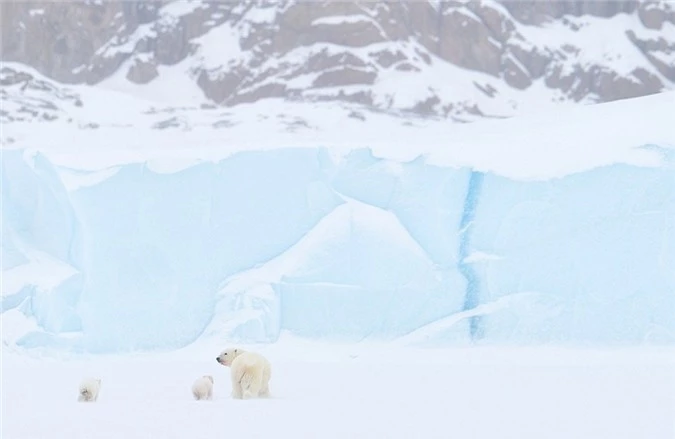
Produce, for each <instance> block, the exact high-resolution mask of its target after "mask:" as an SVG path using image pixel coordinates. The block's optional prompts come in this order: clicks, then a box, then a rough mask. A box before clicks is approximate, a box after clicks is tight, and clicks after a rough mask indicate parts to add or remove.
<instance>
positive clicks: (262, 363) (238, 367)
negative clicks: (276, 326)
mask: <svg viewBox="0 0 675 439" xmlns="http://www.w3.org/2000/svg"><path fill="white" fill-rule="evenodd" d="M216 361H217V362H218V363H220V364H222V365H223V366H227V367H229V368H230V378H231V379H232V397H233V398H235V399H249V398H258V397H268V396H269V394H270V388H269V382H270V377H271V374H272V368H271V366H270V362H269V361H267V359H266V358H265V357H263V356H262V355H260V354H258V353H255V352H248V351H245V350H243V349H240V348H236V349H235V348H230V349H226V350H224V351H223V352H221V353H220V355H218V356H217V357H216Z"/></svg>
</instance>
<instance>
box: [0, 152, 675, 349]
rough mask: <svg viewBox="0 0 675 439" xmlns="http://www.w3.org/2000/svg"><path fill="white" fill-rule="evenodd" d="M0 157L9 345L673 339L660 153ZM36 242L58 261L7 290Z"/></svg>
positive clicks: (670, 203)
mask: <svg viewBox="0 0 675 439" xmlns="http://www.w3.org/2000/svg"><path fill="white" fill-rule="evenodd" d="M2 160H3V193H2V195H3V242H2V245H3V248H2V251H3V260H4V261H5V262H3V264H9V265H7V266H4V265H3V275H13V276H14V277H15V278H16V279H17V280H15V281H14V284H16V285H17V286H16V287H14V290H16V291H9V290H7V289H6V288H5V284H6V282H4V281H3V313H4V315H7V314H8V313H9V312H16V311H20V312H21V313H23V314H26V315H27V316H29V317H34V318H35V319H36V322H37V324H38V328H37V329H35V330H31V331H27V333H26V334H25V335H23V336H21V337H18V338H17V339H16V343H17V344H18V345H19V346H26V347H35V346H54V345H56V346H60V347H69V348H72V349H77V350H85V351H90V352H111V351H120V350H121V351H126V350H133V349H153V348H174V347H179V346H183V345H185V344H187V343H190V342H192V341H194V340H195V339H197V338H199V337H200V336H201V337H205V338H206V337H214V338H217V339H219V340H222V341H230V342H234V341H245V342H272V341H274V340H276V338H277V337H278V335H279V333H280V331H282V330H288V331H291V332H293V333H295V334H298V335H301V336H307V337H322V338H328V339H342V340H359V339H362V338H365V337H378V338H385V339H391V338H395V337H398V336H404V335H406V334H407V336H406V338H405V339H406V340H408V341H410V342H415V343H422V342H424V343H454V342H462V341H469V340H476V341H479V340H482V341H487V342H546V341H556V342H601V343H625V342H641V341H645V340H657V341H668V342H672V341H673V340H675V321H674V320H673V319H672V316H673V315H675V270H674V269H673V267H675V170H674V169H673V168H672V167H671V168H638V167H631V166H627V165H616V166H611V167H606V168H597V169H595V170H592V171H588V172H584V173H580V174H574V175H571V176H568V177H565V178H560V179H555V180H550V181H545V182H535V181H532V182H523V181H513V180H509V179H506V178H503V177H499V176H496V175H493V174H483V173H480V172H474V171H472V170H470V169H467V168H449V167H447V168H446V167H437V166H432V165H429V164H426V163H425V162H424V160H423V159H422V158H420V159H417V160H415V161H412V162H409V163H403V164H402V163H395V162H390V161H387V160H382V159H377V158H375V157H373V156H372V154H371V153H370V151H369V150H368V149H361V150H355V151H353V152H352V153H350V154H349V155H348V156H346V157H344V158H342V159H337V158H336V159H334V158H332V156H331V155H330V154H329V152H328V151H327V150H324V149H309V148H308V149H278V150H273V151H266V152H241V153H238V154H236V155H233V156H231V157H230V158H228V159H224V160H222V161H220V162H218V163H203V164H199V165H195V166H192V167H189V168H187V169H184V170H181V171H177V172H172V173H163V172H159V171H155V170H153V168H152V166H148V165H145V164H133V165H125V166H121V167H120V168H119V169H118V170H117V171H116V172H113V173H110V175H109V176H108V177H107V178H105V179H103V180H102V181H98V182H94V183H90V185H88V186H84V187H80V188H78V189H74V190H72V191H71V192H69V193H67V192H66V191H65V190H64V188H63V185H62V183H61V181H60V180H59V178H58V176H57V174H56V172H55V171H54V170H53V169H52V168H51V166H50V165H49V163H48V162H47V161H46V160H45V158H44V157H42V156H37V157H36V158H34V159H30V160H29V161H33V162H34V163H35V164H34V165H33V167H31V166H28V165H26V164H25V162H24V161H23V158H22V157H21V155H20V153H9V152H5V153H4V154H3V159H2ZM26 200H33V201H32V204H30V205H29V206H28V207H26V203H27V201H26ZM6 219H9V220H7V221H6V222H5V220H6ZM8 236H9V237H11V238H12V239H5V238H6V237H8ZM19 245H20V246H21V248H24V249H25V250H23V251H19V250H17V248H18V246H19ZM38 252H39V253H38ZM36 255H43V257H42V259H40V258H39V257H38V256H36ZM44 255H47V256H48V257H49V258H51V259H50V260H51V261H52V262H53V264H52V265H56V264H57V263H58V264H61V265H60V269H61V271H59V273H64V272H65V273H67V274H68V275H63V274H62V275H61V276H60V277H59V276H53V278H54V279H56V280H54V279H52V280H53V282H52V283H51V284H50V285H51V286H46V287H45V286H44V285H43V286H42V287H36V285H35V284H36V283H39V282H37V280H36V279H39V276H41V275H42V271H36V272H34V274H33V275H31V276H28V277H24V278H23V282H24V284H23V285H20V283H21V282H20V279H21V277H20V275H19V274H20V272H18V269H20V268H21V267H24V266H26V265H29V264H36V263H43V264H44V262H43V261H44V259H45V256H44ZM26 261H28V262H26ZM64 266H65V267H69V268H70V269H71V270H72V272H67V270H66V271H64V268H63V267H64ZM5 277H7V276H5ZM43 284H45V283H44V282H43ZM20 291H24V293H22V294H24V295H23V296H21V295H20V294H19V292H20ZM26 291H30V293H26ZM36 291H41V293H40V294H37V293H36ZM17 294H19V295H17ZM45 297H47V298H48V299H45ZM4 315H3V317H4ZM73 332H74V334H73Z"/></svg>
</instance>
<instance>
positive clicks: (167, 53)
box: [2, 0, 675, 121]
mask: <svg viewBox="0 0 675 439" xmlns="http://www.w3.org/2000/svg"><path fill="white" fill-rule="evenodd" d="M539 3H541V4H537V2H534V4H532V3H529V2H504V3H503V4H502V3H499V2H497V1H494V0H481V1H462V2H432V1H428V2H427V1H404V2H386V1H383V2H371V1H363V2H303V1H291V2H283V3H276V2H266V1H262V0H256V1H247V2H239V3H232V2H207V1H201V0H194V1H189V2H188V1H183V0H174V1H167V2H153V3H147V2H81V3H72V2H66V3H58V2H55V3H31V2H16V3H8V4H6V5H3V8H4V10H3V12H4V13H3V26H2V32H3V33H2V36H3V38H2V59H3V61H16V62H19V63H23V64H25V65H30V66H33V67H34V68H36V69H37V70H38V71H40V72H41V73H43V74H45V75H47V76H48V77H50V78H52V79H55V80H57V81H60V82H62V83H88V84H97V85H98V86H100V87H104V88H108V89H113V90H121V91H124V92H125V93H130V94H134V95H135V96H143V97H147V98H149V99H157V100H161V101H165V102H166V101H171V102H172V105H173V106H190V105H193V106H194V105H199V104H216V105H225V106H233V105H237V104H241V103H251V102H257V101H259V100H264V99H269V98H284V99H287V100H298V101H311V102H315V101H337V102H347V103H356V104H359V105H362V106H366V107H368V108H372V109H378V110H383V111H388V112H406V113H414V114H420V115H436V116H442V117H447V118H452V119H454V120H458V121H466V120H472V119H473V118H475V117H506V116H511V115H514V114H519V113H522V112H529V111H533V110H535V109H537V108H539V107H540V106H542V105H544V106H545V105H550V104H552V103H561V102H573V103H576V102H583V103H590V102H601V101H609V100H614V99H621V98H627V97H635V96H641V95H645V94H650V93H655V92H658V91H662V90H668V89H672V88H673V81H675V58H673V55H672V54H673V53H674V52H675V11H674V9H673V7H672V4H671V3H669V2H667V1H654V2H633V1H629V2H596V1H587V2H584V1H582V2H573V1H557V2H539ZM29 42H30V43H29Z"/></svg>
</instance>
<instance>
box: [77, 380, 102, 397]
mask: <svg viewBox="0 0 675 439" xmlns="http://www.w3.org/2000/svg"><path fill="white" fill-rule="evenodd" d="M79 390H80V392H79V396H78V397H77V400H78V401H79V402H94V401H96V400H97V399H98V393H99V391H100V390H101V379H100V378H85V379H83V380H82V382H81V383H80V389H79Z"/></svg>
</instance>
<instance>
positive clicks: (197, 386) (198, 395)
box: [192, 375, 213, 401]
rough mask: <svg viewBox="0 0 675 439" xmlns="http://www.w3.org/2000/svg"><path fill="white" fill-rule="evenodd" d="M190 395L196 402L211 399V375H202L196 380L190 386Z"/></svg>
mask: <svg viewBox="0 0 675 439" xmlns="http://www.w3.org/2000/svg"><path fill="white" fill-rule="evenodd" d="M192 395H193V396H194V397H195V399H196V400H197V401H199V400H203V399H208V400H211V399H213V377H212V376H211V375H204V376H203V377H200V378H197V380H195V382H194V384H192Z"/></svg>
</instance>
